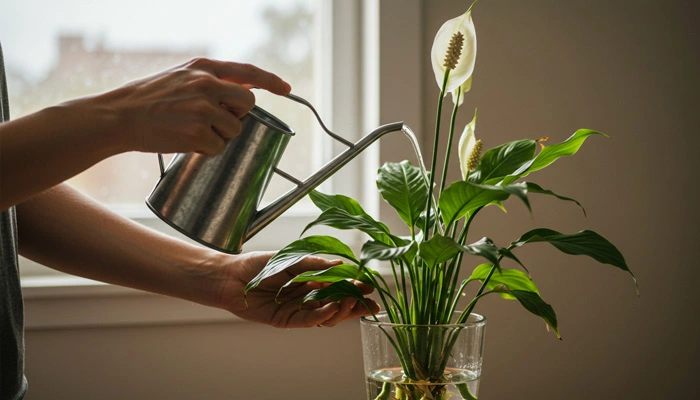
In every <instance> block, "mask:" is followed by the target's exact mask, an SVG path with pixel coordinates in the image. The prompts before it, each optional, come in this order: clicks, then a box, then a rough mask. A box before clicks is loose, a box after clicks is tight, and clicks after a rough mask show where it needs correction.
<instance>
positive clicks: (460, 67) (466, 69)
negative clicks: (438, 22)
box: [430, 8, 476, 93]
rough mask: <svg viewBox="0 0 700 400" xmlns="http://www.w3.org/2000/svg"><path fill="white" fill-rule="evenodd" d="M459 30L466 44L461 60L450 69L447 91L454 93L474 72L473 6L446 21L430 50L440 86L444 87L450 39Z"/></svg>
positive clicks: (474, 37)
mask: <svg viewBox="0 0 700 400" xmlns="http://www.w3.org/2000/svg"><path fill="white" fill-rule="evenodd" d="M457 32H461V33H462V35H464V44H463V45H462V52H461V55H460V57H459V61H458V62H457V65H456V67H455V68H454V69H452V70H451V71H450V76H449V78H448V80H447V86H446V87H445V93H452V92H454V91H455V90H456V89H457V88H458V87H460V86H462V85H463V84H464V83H465V82H466V81H467V80H468V79H469V78H470V77H471V76H472V73H473V72H474V63H475V62H476V30H475V28H474V21H472V13H471V8H470V9H469V10H468V11H467V12H465V13H464V14H462V15H460V16H459V17H457V18H453V19H451V20H449V21H447V22H445V23H444V24H443V25H442V27H440V30H439V31H438V33H437V35H435V40H434V41H433V48H432V50H431V52H430V59H431V61H432V64H433V72H434V73H435V80H436V81H437V84H438V87H439V88H442V82H443V80H444V78H445V69H446V67H445V65H444V62H445V55H446V54H447V51H448V48H449V47H450V40H451V39H452V36H453V35H455V34H456V33H457Z"/></svg>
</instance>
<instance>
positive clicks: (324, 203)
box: [309, 190, 367, 215]
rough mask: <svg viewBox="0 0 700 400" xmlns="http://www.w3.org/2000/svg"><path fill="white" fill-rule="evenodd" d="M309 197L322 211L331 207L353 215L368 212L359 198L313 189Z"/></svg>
mask: <svg viewBox="0 0 700 400" xmlns="http://www.w3.org/2000/svg"><path fill="white" fill-rule="evenodd" d="M309 198H310V199H311V201H312V202H313V203H314V204H315V205H316V207H318V208H319V209H320V210H321V211H326V210H328V209H329V208H339V209H341V210H345V211H347V212H348V214H351V215H366V214H367V213H366V212H365V210H364V209H363V208H362V206H361V205H360V203H358V202H357V200H355V199H353V198H350V197H347V196H343V195H342V194H335V195H330V194H325V193H321V192H319V191H317V190H313V191H311V193H309Z"/></svg>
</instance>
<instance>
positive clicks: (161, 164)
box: [158, 153, 165, 178]
mask: <svg viewBox="0 0 700 400" xmlns="http://www.w3.org/2000/svg"><path fill="white" fill-rule="evenodd" d="M158 166H159V167H160V177H161V178H162V177H163V175H165V163H164V162H163V155H162V154H160V153H158Z"/></svg>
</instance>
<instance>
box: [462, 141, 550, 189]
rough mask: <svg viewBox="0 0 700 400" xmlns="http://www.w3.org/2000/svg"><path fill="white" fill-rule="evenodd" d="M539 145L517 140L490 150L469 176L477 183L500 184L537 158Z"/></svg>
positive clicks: (470, 179)
mask: <svg viewBox="0 0 700 400" xmlns="http://www.w3.org/2000/svg"><path fill="white" fill-rule="evenodd" d="M536 149H537V143H536V142H535V141H534V140H517V141H514V142H509V143H505V144H502V145H500V146H498V147H494V148H493V149H490V150H488V151H487V152H486V153H484V155H483V156H482V157H481V161H480V162H479V165H478V166H477V167H476V169H474V171H472V172H471V173H470V174H469V181H471V182H475V183H487V182H493V183H496V182H499V181H500V180H501V179H502V178H503V177H505V176H507V175H510V174H512V173H513V172H515V171H516V170H517V169H518V168H520V167H521V166H523V164H525V163H527V162H528V161H530V160H532V158H533V157H534V156H535V150H536Z"/></svg>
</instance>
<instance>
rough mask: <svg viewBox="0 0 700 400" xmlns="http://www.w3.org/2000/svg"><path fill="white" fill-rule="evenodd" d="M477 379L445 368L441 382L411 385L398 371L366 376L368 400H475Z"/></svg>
mask: <svg viewBox="0 0 700 400" xmlns="http://www.w3.org/2000/svg"><path fill="white" fill-rule="evenodd" d="M479 378H480V377H479V376H478V375H477V374H476V373H474V372H473V371H468V370H464V369H451V368H447V369H445V375H444V379H443V380H442V382H440V383H432V382H410V381H409V380H408V379H406V376H404V374H403V371H402V370H401V368H393V369H389V368H387V369H381V370H376V371H373V372H372V373H371V374H370V375H369V376H367V377H366V381H367V399H368V400H429V399H430V400H446V399H453V400H458V399H464V400H476V399H477V394H478V392H479Z"/></svg>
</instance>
